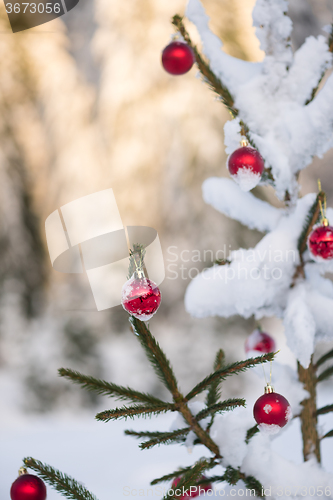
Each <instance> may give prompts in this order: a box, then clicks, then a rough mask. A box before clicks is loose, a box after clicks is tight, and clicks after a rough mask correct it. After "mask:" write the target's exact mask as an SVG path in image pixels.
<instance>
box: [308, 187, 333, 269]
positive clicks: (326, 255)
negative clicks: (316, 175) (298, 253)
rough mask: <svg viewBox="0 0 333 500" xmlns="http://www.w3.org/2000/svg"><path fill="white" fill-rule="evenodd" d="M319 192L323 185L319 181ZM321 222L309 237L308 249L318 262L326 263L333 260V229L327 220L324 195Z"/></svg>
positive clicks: (320, 204) (321, 205) (321, 206)
mask: <svg viewBox="0 0 333 500" xmlns="http://www.w3.org/2000/svg"><path fill="white" fill-rule="evenodd" d="M318 187H319V191H321V183H320V181H318ZM319 206H320V211H321V220H320V223H319V224H318V225H316V226H315V227H314V228H313V230H312V231H311V233H310V235H309V237H308V248H309V250H310V253H311V256H312V257H313V259H314V260H316V261H317V262H325V261H327V260H331V259H333V227H332V226H330V225H329V222H328V220H327V218H326V195H325V194H324V207H323V204H322V202H321V200H319Z"/></svg>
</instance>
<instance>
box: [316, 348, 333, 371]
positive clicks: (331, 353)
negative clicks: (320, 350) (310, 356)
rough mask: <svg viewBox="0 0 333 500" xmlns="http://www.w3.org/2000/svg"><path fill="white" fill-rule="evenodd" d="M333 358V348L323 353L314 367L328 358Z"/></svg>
mask: <svg viewBox="0 0 333 500" xmlns="http://www.w3.org/2000/svg"><path fill="white" fill-rule="evenodd" d="M331 358H333V349H332V350H331V351H328V352H327V353H326V354H324V355H323V356H322V357H321V358H319V359H318V361H317V363H316V365H315V366H316V369H317V368H318V367H319V366H320V365H322V364H323V363H325V361H328V360H329V359H331Z"/></svg>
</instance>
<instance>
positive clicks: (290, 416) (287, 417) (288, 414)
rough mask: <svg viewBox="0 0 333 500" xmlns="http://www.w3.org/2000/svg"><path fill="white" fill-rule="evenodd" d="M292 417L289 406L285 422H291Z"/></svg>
mask: <svg viewBox="0 0 333 500" xmlns="http://www.w3.org/2000/svg"><path fill="white" fill-rule="evenodd" d="M292 417H293V412H292V411H291V406H288V408H287V409H286V420H287V422H289V420H291V419H292Z"/></svg>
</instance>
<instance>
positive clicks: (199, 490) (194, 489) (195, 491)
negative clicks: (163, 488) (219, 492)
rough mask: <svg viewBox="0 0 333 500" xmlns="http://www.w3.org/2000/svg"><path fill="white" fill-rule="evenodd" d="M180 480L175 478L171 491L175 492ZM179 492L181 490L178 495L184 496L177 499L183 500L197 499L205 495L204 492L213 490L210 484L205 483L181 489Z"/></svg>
mask: <svg viewBox="0 0 333 500" xmlns="http://www.w3.org/2000/svg"><path fill="white" fill-rule="evenodd" d="M201 479H207V478H206V477H205V476H202V478H201ZM180 480H181V478H180V477H176V478H175V479H174V480H173V483H172V486H171V489H172V490H174V491H175V490H176V489H177V485H178V483H179V481H180ZM180 490H181V491H180V493H184V494H183V495H182V496H181V497H179V500H183V499H184V498H195V497H198V496H200V495H202V494H203V493H205V492H206V491H210V490H213V486H212V485H211V484H210V483H205V484H198V485H197V486H191V487H190V488H186V489H184V490H183V489H180ZM177 493H178V492H177Z"/></svg>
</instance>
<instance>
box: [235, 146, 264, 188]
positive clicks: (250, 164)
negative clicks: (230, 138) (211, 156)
mask: <svg viewBox="0 0 333 500" xmlns="http://www.w3.org/2000/svg"><path fill="white" fill-rule="evenodd" d="M264 169H265V163H264V160H263V158H262V156H261V154H260V153H259V151H257V150H256V149H255V148H253V147H251V146H249V142H248V140H247V139H245V138H244V139H242V140H241V147H240V148H238V149H236V150H235V151H234V152H233V153H232V154H231V155H230V156H229V158H228V170H229V173H230V175H231V177H232V178H233V179H234V181H235V182H237V184H239V187H240V188H241V190H242V191H250V190H251V189H253V188H254V187H255V186H257V184H259V182H260V179H261V176H262V174H263V172H264Z"/></svg>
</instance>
